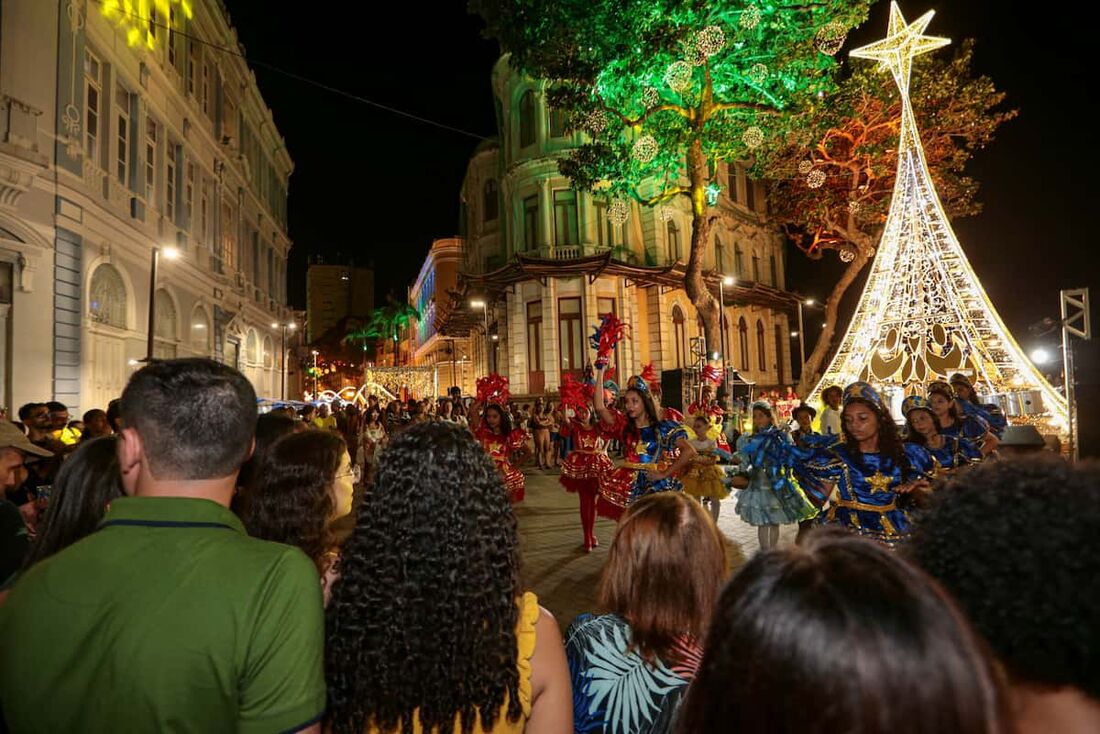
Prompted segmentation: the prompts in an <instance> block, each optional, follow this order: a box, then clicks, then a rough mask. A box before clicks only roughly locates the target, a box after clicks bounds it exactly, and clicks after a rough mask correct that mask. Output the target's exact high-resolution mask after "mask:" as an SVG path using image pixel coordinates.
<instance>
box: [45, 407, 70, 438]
mask: <svg viewBox="0 0 1100 734" xmlns="http://www.w3.org/2000/svg"><path fill="white" fill-rule="evenodd" d="M46 407H47V408H48V409H49V411H50V426H51V427H52V428H53V429H54V430H55V431H56V430H60V429H62V428H64V427H65V426H67V425H69V408H68V407H67V406H66V405H65V403H59V402H57V401H56V400H51V401H50V402H48V403H46Z"/></svg>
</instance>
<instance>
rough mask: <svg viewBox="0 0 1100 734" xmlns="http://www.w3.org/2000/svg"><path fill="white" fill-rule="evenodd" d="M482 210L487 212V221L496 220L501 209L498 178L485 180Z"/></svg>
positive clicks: (485, 219)
mask: <svg viewBox="0 0 1100 734" xmlns="http://www.w3.org/2000/svg"><path fill="white" fill-rule="evenodd" d="M481 207H482V208H481V210H482V211H483V212H484V213H485V218H484V220H483V221H485V222H495V221H496V218H497V216H498V214H497V212H498V210H499V209H500V198H499V197H498V196H497V182H496V179H493V178H491V179H489V180H488V181H486V182H485V191H484V192H483V193H482V200H481Z"/></svg>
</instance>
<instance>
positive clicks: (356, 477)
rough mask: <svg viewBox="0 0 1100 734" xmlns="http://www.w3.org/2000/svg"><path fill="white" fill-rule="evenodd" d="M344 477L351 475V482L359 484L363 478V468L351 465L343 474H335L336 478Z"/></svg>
mask: <svg viewBox="0 0 1100 734" xmlns="http://www.w3.org/2000/svg"><path fill="white" fill-rule="evenodd" d="M345 477H351V481H352V484H359V482H360V481H362V479H363V470H362V469H361V468H360V467H358V466H353V467H352V468H351V471H349V472H347V473H345V474H337V475H336V478H337V479H343V478H345Z"/></svg>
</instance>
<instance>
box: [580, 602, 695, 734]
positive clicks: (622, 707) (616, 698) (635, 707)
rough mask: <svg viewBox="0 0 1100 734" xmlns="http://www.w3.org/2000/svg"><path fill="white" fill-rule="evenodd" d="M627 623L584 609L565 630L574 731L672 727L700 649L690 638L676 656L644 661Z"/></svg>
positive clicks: (640, 732)
mask: <svg viewBox="0 0 1100 734" xmlns="http://www.w3.org/2000/svg"><path fill="white" fill-rule="evenodd" d="M630 638H631V633H630V625H629V624H628V623H627V621H626V620H625V619H623V618H622V617H620V616H618V615H617V614H605V615H602V616H599V617H597V616H593V615H591V614H582V615H580V616H579V617H577V618H576V619H575V620H573V623H572V624H571V625H569V629H568V630H567V631H566V633H565V656H566V659H567V660H568V662H569V677H570V679H571V681H572V684H573V731H574V733H575V734H664V733H665V732H670V731H672V730H673V727H674V724H675V721H676V714H677V712H678V711H679V708H680V703H681V701H682V700H683V698H684V695H685V694H686V693H687V687H688V684H689V683H691V681H692V680H693V679H694V678H695V673H696V670H697V669H698V668H699V661H700V660H701V658H702V655H703V651H702V649H701V648H700V647H699V645H698V644H697V643H696V642H695V641H694V640H692V639H691V638H688V637H685V638H682V639H681V640H680V641H679V642H678V643H677V645H676V651H675V652H676V657H677V660H676V662H675V663H673V664H666V663H665V662H663V661H660V660H657V661H655V663H654V664H651V663H647V662H646V661H645V660H644V659H642V658H641V656H639V655H638V654H637V653H636V652H635V651H634V650H632V649H631V644H630Z"/></svg>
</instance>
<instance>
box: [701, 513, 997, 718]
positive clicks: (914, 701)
mask: <svg viewBox="0 0 1100 734" xmlns="http://www.w3.org/2000/svg"><path fill="white" fill-rule="evenodd" d="M1002 700H1003V699H1002V695H1001V692H1000V690H999V687H998V685H997V678H996V676H995V672H994V669H993V666H992V664H991V663H990V661H989V660H988V659H987V658H986V656H985V654H984V653H983V648H982V645H981V643H980V642H979V641H978V640H977V638H976V637H975V635H974V634H973V633H972V632H971V631H970V629H969V627H968V626H967V624H966V621H965V620H964V619H963V617H962V615H961V614H960V613H959V612H958V611H957V610H956V609H955V608H954V606H953V605H952V603H951V602H950V601H949V599H948V597H947V595H946V594H945V593H944V592H943V591H942V590H941V589H940V588H939V586H938V585H937V584H936V583H935V582H934V581H932V580H931V579H930V578H929V577H928V576H926V575H925V574H924V573H922V572H921V571H919V570H918V569H916V568H915V567H913V566H911V565H909V564H907V563H906V562H905V561H903V560H901V559H899V558H898V557H897V556H896V555H894V554H893V553H891V552H890V551H888V550H886V549H885V548H883V547H881V546H879V545H877V544H875V543H873V542H872V541H869V540H866V539H863V538H859V537H856V536H852V535H850V534H848V533H842V534H837V533H834V532H827V531H822V532H818V533H815V534H813V535H812V536H810V537H809V538H808V539H807V542H806V543H805V545H792V546H787V547H784V548H781V549H778V550H772V551H767V552H763V553H759V554H757V555H756V556H754V557H753V558H752V559H751V560H750V561H749V562H748V563H747V564H746V565H745V566H743V567H742V568H741V570H740V571H739V572H738V573H737V575H736V576H735V577H734V578H733V580H732V581H730V583H729V584H728V585H727V586H726V588H725V589H724V590H723V591H722V595H721V597H720V598H719V600H718V606H717V609H716V611H715V615H714V620H713V622H712V623H711V628H710V635H709V636H708V638H707V643H706V651H705V653H704V654H703V661H702V663H701V665H700V666H699V672H698V673H697V675H696V678H695V681H694V683H693V684H692V687H691V690H690V691H689V692H688V695H687V700H686V702H685V705H684V708H683V710H682V711H681V724H682V729H681V730H682V731H686V732H693V733H694V732H700V733H709V732H725V731H736V732H744V734H765V733H766V732H767V733H770V732H776V731H781V732H795V731H810V732H821V733H823V734H833V733H834V732H835V733H836V734H840V733H842V732H906V733H907V734H925V733H927V734H935V733H938V732H955V733H957V734H995V733H996V732H1001V731H1004V730H1006V729H1007V728H1008V727H1007V726H1006V722H1005V717H1004V713H1003V703H1002ZM792 702H797V705H792Z"/></svg>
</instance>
